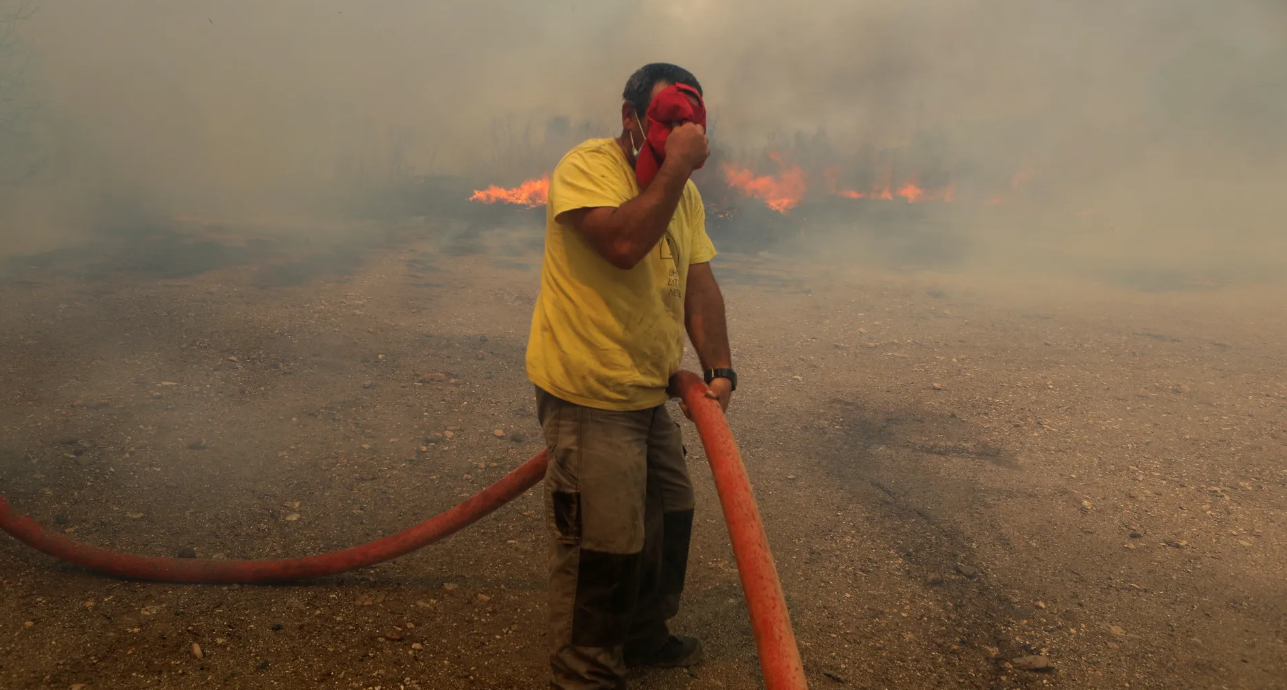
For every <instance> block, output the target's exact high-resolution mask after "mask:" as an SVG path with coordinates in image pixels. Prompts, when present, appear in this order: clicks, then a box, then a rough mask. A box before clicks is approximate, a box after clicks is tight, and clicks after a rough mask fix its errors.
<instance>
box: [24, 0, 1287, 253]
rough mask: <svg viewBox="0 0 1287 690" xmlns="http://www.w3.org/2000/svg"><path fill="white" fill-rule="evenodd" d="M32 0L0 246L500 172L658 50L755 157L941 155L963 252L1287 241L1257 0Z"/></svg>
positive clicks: (858, 178)
mask: <svg viewBox="0 0 1287 690" xmlns="http://www.w3.org/2000/svg"><path fill="white" fill-rule="evenodd" d="M0 2H3V3H8V4H9V5H13V4H14V0H0ZM36 9H37V10H38V11H37V12H36V13H35V14H34V15H33V16H32V17H31V18H30V19H28V20H27V21H24V22H22V26H21V27H20V31H19V33H20V34H21V35H22V39H23V44H22V49H23V51H24V53H25V54H26V55H27V56H29V58H30V64H31V65H32V69H30V70H29V71H28V73H27V77H28V79H29V80H34V81H35V84H36V86H34V87H29V89H28V91H27V93H29V94H31V96H32V97H33V98H37V99H38V101H39V103H40V108H39V109H38V111H33V114H31V115H30V116H29V118H28V119H29V120H30V122H28V125H29V126H28V127H27V129H26V131H27V133H28V134H27V136H28V138H29V140H32V139H31V138H32V137H34V136H35V135H34V134H32V133H33V132H38V133H39V136H38V137H36V139H38V140H39V141H40V142H41V144H42V147H43V148H42V151H41V155H40V157H39V158H40V160H41V161H43V165H42V166H41V170H40V174H39V175H38V176H36V179H30V180H25V181H23V182H22V184H21V187H20V188H18V185H17V183H8V187H9V189H8V191H7V193H6V194H5V195H4V196H2V197H0V199H3V201H2V202H0V203H4V204H5V208H3V209H0V223H2V225H0V240H3V241H4V244H5V247H6V248H8V249H11V250H13V251H20V249H18V248H19V247H21V246H23V245H24V244H27V245H30V244H31V240H32V238H33V237H36V236H39V237H41V238H48V237H55V236H61V235H63V234H65V233H68V232H76V231H79V232H86V231H88V232H100V231H105V230H110V229H119V228H123V227H129V226H131V225H135V224H143V223H162V222H165V221H166V220H168V219H172V218H175V217H211V218H223V219H244V218H256V217H268V216H272V215H274V214H286V215H289V214H313V215H326V214H336V213H340V212H341V211H342V210H343V209H342V204H339V203H338V201H337V200H344V199H349V198H351V197H352V196H354V195H361V194H368V195H369V194H372V193H374V192H375V191H377V190H381V189H388V188H392V187H396V186H398V185H405V184H407V183H408V181H414V180H423V179H425V178H426V177H430V178H434V179H437V178H438V177H442V176H447V177H464V178H467V179H469V180H471V181H477V182H478V183H480V184H482V183H487V184H490V183H499V184H502V185H505V186H508V185H512V184H517V183H518V182H520V181H521V180H523V179H528V178H533V177H539V176H540V175H541V174H543V173H544V172H548V170H549V168H550V167H552V165H553V164H554V162H556V161H557V158H558V155H559V154H561V153H562V151H563V150H565V149H566V147H567V146H569V145H571V144H572V143H574V142H575V141H576V140H578V139H580V138H584V137H586V136H592V135H603V134H610V133H614V130H615V129H616V123H617V118H618V115H617V113H618V109H619V96H620V90H621V86H622V84H623V83H624V81H625V78H626V76H628V75H629V73H630V72H631V71H632V70H633V69H635V68H637V67H638V66H639V65H641V64H643V63H645V62H648V61H653V60H666V61H671V62H676V63H678V64H681V65H684V66H686V67H688V68H689V69H691V70H692V71H693V72H695V73H696V74H697V75H698V77H699V78H700V79H701V80H702V83H703V86H704V87H705V90H706V92H707V96H708V101H709V105H710V107H711V109H712V113H713V124H712V135H713V137H714V139H715V141H716V143H717V144H718V145H719V147H720V152H721V155H722V156H723V157H724V158H726V159H729V160H738V161H743V162H746V163H748V164H749V165H750V166H751V167H756V166H759V168H760V169H757V170H755V172H756V173H757V174H765V173H769V174H771V173H773V172H775V170H774V169H773V167H772V166H771V165H769V164H768V163H767V162H766V159H765V157H764V154H766V153H767V152H769V151H775V152H781V153H784V154H790V155H792V156H794V160H796V161H797V162H799V163H801V164H802V165H803V167H804V170H805V172H806V173H807V174H808V175H809V177H810V179H811V180H813V183H811V186H810V193H811V194H812V193H813V192H814V191H816V190H817V189H819V185H820V182H818V181H819V180H821V179H822V177H823V176H824V172H826V169H827V168H830V169H833V170H835V171H838V172H836V173H834V174H837V175H839V183H841V184H842V186H851V187H854V188H858V187H860V186H863V185H869V184H871V183H873V181H876V180H877V179H878V178H879V177H881V176H882V175H885V176H888V175H891V174H897V175H903V174H914V175H916V176H918V177H919V179H921V181H922V182H924V181H925V180H927V179H931V178H933V179H939V180H942V181H947V180H950V181H951V184H952V186H953V192H954V198H953V204H955V206H954V208H953V210H952V211H951V212H950V213H946V214H945V215H942V216H940V217H936V220H935V222H940V223H942V224H946V225H945V227H947V228H949V230H950V233H951V235H952V238H951V241H953V242H963V243H964V245H963V246H965V245H968V246H973V247H975V250H974V258H975V259H977V260H980V261H983V260H985V259H986V261H994V262H998V261H999V262H1001V263H1003V264H1009V265H1014V264H1022V263H1026V262H1030V261H1032V260H1033V259H1034V257H1037V256H1046V257H1047V258H1048V259H1050V260H1055V261H1060V262H1068V263H1077V262H1088V261H1091V262H1096V263H1098V264H1100V265H1109V264H1121V265H1123V266H1124V265H1136V264H1149V265H1152V266H1160V267H1170V268H1184V269H1195V270H1220V271H1226V272H1227V271H1238V270H1243V271H1245V270H1252V269H1255V270H1260V271H1270V270H1272V265H1280V264H1281V258H1282V257H1284V256H1287V238H1285V237H1284V235H1285V234H1287V233H1285V231H1284V230H1283V224H1282V222H1281V218H1283V217H1284V212H1287V195H1284V194H1282V193H1281V191H1280V190H1279V189H1278V188H1279V187H1280V186H1281V184H1282V180H1283V179H1284V173H1285V172H1287V166H1285V165H1284V161H1285V160H1287V134H1284V128H1283V127H1282V125H1281V123H1282V122H1287V40H1284V39H1287V9H1284V6H1283V4H1282V3H1281V2H1276V1H1275V0H1244V1H1242V2H1228V3H1211V2H1205V1H1200V0H1138V1H1137V2H1131V3H1121V2H1110V1H1107V0H1087V1H1084V2H1077V3H1068V2H1057V1H1055V0H1045V1H1036V2H1034V1H1031V0H986V1H985V0H974V1H967V2H956V3H942V2H933V1H929V0H913V1H909V2H901V3H889V2H878V1H875V0H865V1H851V2H830V1H824V0H806V1H804V2H798V3H793V4H783V3H771V2H763V1H759V0H756V1H752V2H731V0H704V1H686V2H679V1H678V0H665V1H661V2H653V3H634V2H624V1H621V0H605V1H601V2H585V1H583V0H558V1H553V2H545V3H521V2H514V1H513V0H490V1H484V2H473V3H416V2H405V1H401V0H399V1H389V2H382V3H353V2H345V1H341V0H307V1H305V0H277V1H275V2H271V3H264V2H250V1H249V0H236V1H230V2H224V3H218V4H212V5H204V6H203V5H194V4H191V3H171V2H160V1H158V0H151V1H147V0H118V1H116V2H111V3H102V2H93V1H92V0H59V1H58V2H48V1H47V2H43V3H38V6H37V8H36ZM5 62H6V64H12V63H11V61H9V60H6V61H5ZM36 113H38V114H36ZM4 136H10V135H7V134H0V137H4ZM5 150H6V149H5V148H3V146H2V145H0V151H5ZM708 167H712V168H714V166H708ZM708 172H709V171H708ZM1020 176H1022V177H1023V180H1024V184H1023V185H1022V188H1021V189H1016V187H1017V186H1018V185H1015V184H1014V180H1015V179H1016V178H1017V177H1020ZM719 179H720V178H719V176H717V175H715V176H713V175H710V174H706V175H705V176H704V178H703V185H704V187H709V186H710V185H711V184H713V183H714V182H718V180H719ZM895 182H896V183H897V182H898V180H895ZM703 191H704V193H707V195H708V197H710V198H715V199H718V198H720V195H721V194H722V193H724V192H723V191H722V190H717V189H704V190H703ZM1001 193H1005V194H1006V198H1005V199H1004V204H1000V205H997V204H993V205H991V206H989V205H988V204H987V203H986V202H987V201H989V200H992V199H994V198H995V197H997V195H998V194H1001ZM453 194H454V192H453ZM378 198H381V199H382V198H384V197H378ZM741 203H743V204H754V203H755V202H754V200H751V199H743V200H742V202H741ZM849 208H854V209H857V207H849ZM804 210H805V207H803V206H802V207H800V209H796V210H795V211H793V213H800V212H802V211H804ZM426 212H429V213H432V212H433V209H432V207H430V208H429V209H428V210H427V211H426ZM863 213H865V212H860V211H858V210H854V213H853V214H852V215H851V216H847V215H846V213H845V212H843V211H835V212H829V213H825V214H823V213H821V212H818V213H814V214H813V215H812V216H810V217H814V218H818V217H822V216H826V218H827V220H826V222H825V223H823V222H822V221H818V223H820V224H821V225H825V226H826V227H827V229H828V232H827V233H819V234H817V235H815V237H825V238H827V239H826V240H824V242H832V241H833V240H835V241H840V240H843V239H844V235H843V233H844V232H847V231H851V230H852V229H853V228H854V227H855V224H859V225H861V222H866V221H863V220H862V219H863V218H866V216H864V215H863ZM806 215H807V214H806ZM868 215H870V214H868ZM804 217H805V215H797V216H795V217H794V218H795V219H796V220H799V221H800V222H803V220H802V219H803V218H804ZM855 219H858V220H855ZM896 220H897V219H895V221H889V222H896ZM793 222H794V221H793ZM882 222H884V221H882ZM907 222H912V221H911V220H909V221H907ZM799 224H800V223H799V222H796V223H795V225H796V226H798V225H799ZM765 227H767V228H769V229H768V230H767V231H771V232H776V231H777V230H776V227H777V226H774V225H771V224H770V225H767V226H765ZM792 227H795V226H792ZM753 230H755V229H754V228H749V229H747V232H751V231H753ZM759 230H760V231H766V230H765V228H759ZM736 231H737V230H736V228H735V227H730V229H729V232H736ZM927 237H928V239H927V240H926V241H928V242H939V241H947V240H945V239H944V238H943V237H938V238H937V239H935V237H934V236H927ZM1021 246H1024V247H1028V249H1027V250H1025V252H1026V253H1025V252H1018V250H1017V249H1016V248H1017V247H1021ZM1002 249H1004V252H1002V251H1001V250H1002ZM1051 257H1053V258H1051ZM1275 261H1276V262H1278V264H1274V262H1275Z"/></svg>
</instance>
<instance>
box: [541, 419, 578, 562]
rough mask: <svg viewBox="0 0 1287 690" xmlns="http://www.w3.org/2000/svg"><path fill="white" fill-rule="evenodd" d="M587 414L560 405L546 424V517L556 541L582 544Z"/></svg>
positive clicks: (574, 544)
mask: <svg viewBox="0 0 1287 690" xmlns="http://www.w3.org/2000/svg"><path fill="white" fill-rule="evenodd" d="M584 416H585V415H584V412H583V411H582V410H581V409H579V408H577V407H575V406H572V405H570V404H567V403H561V404H560V405H559V406H558V408H557V409H556V410H555V411H554V414H553V415H551V418H550V419H549V420H548V421H547V424H546V427H547V433H546V440H547V441H548V443H549V448H550V465H549V467H548V468H546V470H545V515H546V521H547V522H548V524H549V528H550V531H551V532H552V533H553V535H554V539H555V540H556V541H557V542H558V543H560V544H565V545H569V546H576V545H579V544H580V543H581V520H582V517H581V514H582V510H581V478H580V473H581V434H580V430H581V427H582V425H583V421H584Z"/></svg>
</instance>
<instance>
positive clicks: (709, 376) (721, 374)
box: [704, 369, 737, 390]
mask: <svg viewBox="0 0 1287 690" xmlns="http://www.w3.org/2000/svg"><path fill="white" fill-rule="evenodd" d="M704 378H705V379H706V385H708V386H709V385H710V384H711V381H714V380H715V379H728V382H729V383H731V384H733V390H737V372H735V371H733V370H732V369H707V370H706V374H705V376H704Z"/></svg>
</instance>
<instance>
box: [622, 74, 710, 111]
mask: <svg viewBox="0 0 1287 690" xmlns="http://www.w3.org/2000/svg"><path fill="white" fill-rule="evenodd" d="M659 81H660V82H665V83H666V85H667V86H670V85H672V84H683V85H685V86H691V87H693V88H694V89H697V93H699V94H701V95H702V97H703V98H704V97H705V95H706V94H703V93H702V85H701V84H699V83H698V82H697V77H694V76H693V73H692V72H689V71H688V70H686V69H684V68H683V67H679V66H678V65H672V64H670V63H668V62H654V63H651V64H647V65H644V66H643V67H640V68H639V69H637V70H635V73H634V74H632V75H630V78H629V79H627V80H626V89H625V91H624V92H622V94H621V97H622V98H624V99H625V100H626V102H628V103H629V104H630V105H631V106H633V107H634V109H635V114H636V115H638V116H639V117H640V118H642V117H643V116H644V113H646V112H648V104H649V103H651V102H652V87H654V86H656V85H657V82H659Z"/></svg>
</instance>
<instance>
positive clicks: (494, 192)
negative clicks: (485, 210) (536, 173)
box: [469, 175, 550, 208]
mask: <svg viewBox="0 0 1287 690" xmlns="http://www.w3.org/2000/svg"><path fill="white" fill-rule="evenodd" d="M549 194H550V176H549V175H546V176H545V177H542V178H541V179H539V180H528V181H526V182H524V183H523V184H520V185H519V186H517V187H514V188H512V189H505V188H503V187H497V186H496V185H492V186H490V187H488V188H487V189H478V190H474V195H473V196H471V197H469V200H470V201H479V202H482V203H484V204H494V203H496V202H498V201H502V202H505V203H507V204H521V205H523V206H526V207H528V208H535V207H537V206H543V205H544V204H545V202H546V199H547V198H548V197H549Z"/></svg>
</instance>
